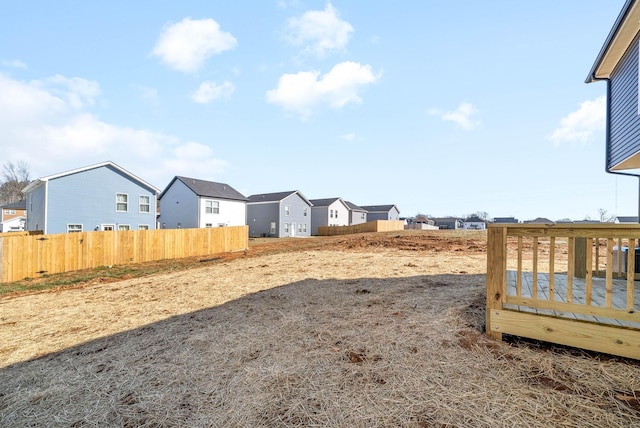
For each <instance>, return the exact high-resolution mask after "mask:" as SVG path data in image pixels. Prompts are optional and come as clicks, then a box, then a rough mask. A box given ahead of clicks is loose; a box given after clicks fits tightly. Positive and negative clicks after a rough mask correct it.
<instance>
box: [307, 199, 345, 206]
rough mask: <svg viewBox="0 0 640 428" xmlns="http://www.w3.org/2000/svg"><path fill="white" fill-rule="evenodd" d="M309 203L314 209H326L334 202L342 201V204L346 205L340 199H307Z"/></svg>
mask: <svg viewBox="0 0 640 428" xmlns="http://www.w3.org/2000/svg"><path fill="white" fill-rule="evenodd" d="M309 201H310V202H311V203H312V204H313V206H314V207H328V206H329V205H331V204H332V203H334V202H335V201H342V203H343V204H345V205H346V203H345V202H344V201H343V200H342V198H326V199H309ZM347 207H348V205H347Z"/></svg>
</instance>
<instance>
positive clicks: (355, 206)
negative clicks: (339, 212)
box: [344, 201, 367, 213]
mask: <svg viewBox="0 0 640 428" xmlns="http://www.w3.org/2000/svg"><path fill="white" fill-rule="evenodd" d="M344 203H345V204H347V206H348V207H349V209H350V210H351V211H362V212H365V213H366V212H367V210H365V209H364V208H362V207H360V206H358V205H356V204H354V203H353V202H349V201H344Z"/></svg>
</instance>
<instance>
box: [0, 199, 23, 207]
mask: <svg viewBox="0 0 640 428" xmlns="http://www.w3.org/2000/svg"><path fill="white" fill-rule="evenodd" d="M0 208H2V209H7V210H26V209H27V200H26V199H23V200H21V201H18V202H14V203H12V204H7V205H3V206H1V207H0Z"/></svg>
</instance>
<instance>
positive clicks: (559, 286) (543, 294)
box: [504, 271, 640, 328]
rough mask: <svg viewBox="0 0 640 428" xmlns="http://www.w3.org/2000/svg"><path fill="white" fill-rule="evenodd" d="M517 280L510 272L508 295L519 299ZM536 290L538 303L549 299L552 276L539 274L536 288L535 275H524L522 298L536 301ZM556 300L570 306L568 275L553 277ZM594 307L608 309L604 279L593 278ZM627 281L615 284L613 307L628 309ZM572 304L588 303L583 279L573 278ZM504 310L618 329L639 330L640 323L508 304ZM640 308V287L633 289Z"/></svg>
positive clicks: (592, 299)
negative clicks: (535, 290) (517, 296)
mask: <svg viewBox="0 0 640 428" xmlns="http://www.w3.org/2000/svg"><path fill="white" fill-rule="evenodd" d="M516 279H517V272H515V271H507V295H509V296H515V295H516ZM534 287H536V288H537V292H538V299H547V300H548V299H549V274H548V273H541V272H538V275H537V283H536V284H533V273H532V272H522V297H529V298H531V297H533V288H534ZM554 289H555V290H554V300H555V301H558V302H565V303H566V302H567V301H568V299H567V275H566V273H555V274H554ZM591 290H592V291H591V305H593V306H601V307H604V306H605V301H606V296H605V294H606V281H605V278H600V277H594V278H593V279H592V287H591ZM626 290H627V280H626V279H614V280H613V296H612V307H613V308H616V309H625V308H626V307H627V291H626ZM571 294H572V301H573V303H578V304H585V302H586V283H585V280H584V279H582V278H576V277H574V278H573V287H572V293H571ZM504 307H505V308H508V309H514V310H518V311H521V312H530V313H536V314H539V315H551V316H555V317H560V318H566V319H576V320H582V321H590V322H597V323H600V324H608V325H615V326H624V327H633V328H640V322H630V321H624V320H616V319H610V318H602V317H595V316H592V315H584V314H575V313H572V312H563V311H555V310H551V309H540V308H533V307H527V306H522V305H512V304H505V305H504ZM639 308H640V287H637V286H636V287H634V309H635V310H636V311H637V310H639Z"/></svg>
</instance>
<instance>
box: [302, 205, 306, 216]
mask: <svg viewBox="0 0 640 428" xmlns="http://www.w3.org/2000/svg"><path fill="white" fill-rule="evenodd" d="M302 215H303V216H305V217H306V216H307V207H304V212H303V213H302Z"/></svg>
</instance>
